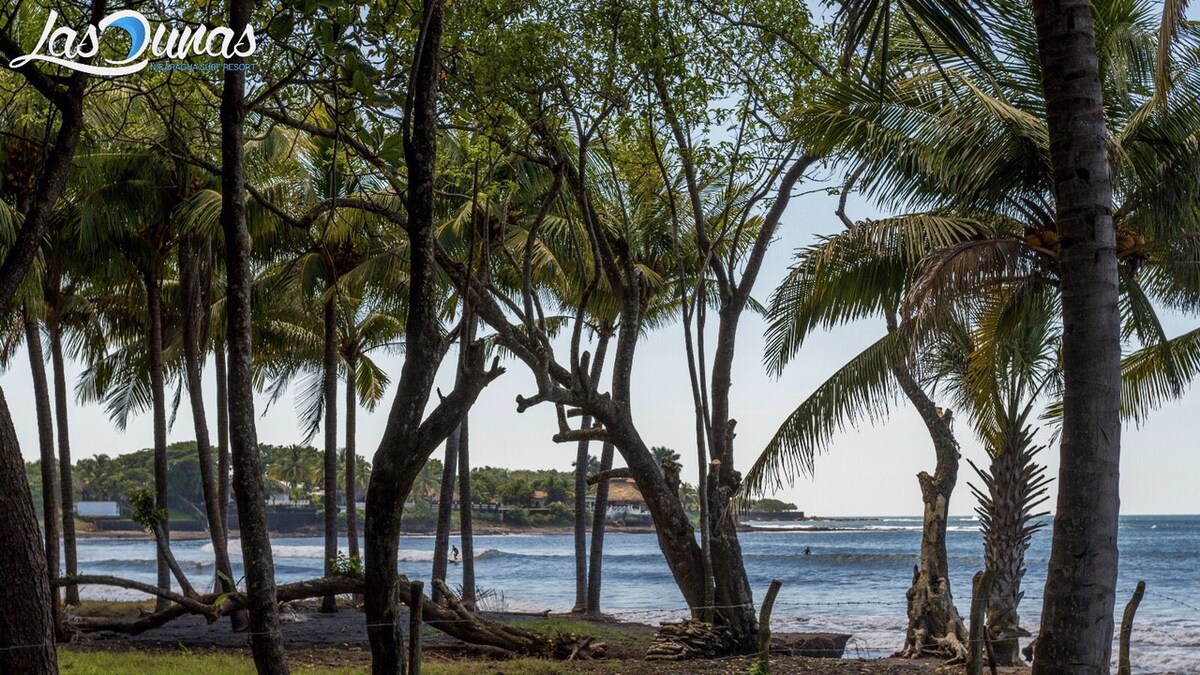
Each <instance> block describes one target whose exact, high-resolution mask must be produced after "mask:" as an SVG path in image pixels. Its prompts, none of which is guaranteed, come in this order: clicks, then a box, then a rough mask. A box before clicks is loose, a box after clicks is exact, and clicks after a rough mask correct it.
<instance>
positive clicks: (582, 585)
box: [571, 415, 592, 612]
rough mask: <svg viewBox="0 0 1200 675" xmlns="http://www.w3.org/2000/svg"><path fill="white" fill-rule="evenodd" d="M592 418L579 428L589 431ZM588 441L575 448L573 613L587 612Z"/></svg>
mask: <svg viewBox="0 0 1200 675" xmlns="http://www.w3.org/2000/svg"><path fill="white" fill-rule="evenodd" d="M591 426H592V416H591V415H584V416H583V421H582V422H581V423H580V425H579V428H581V429H589V428H591ZM588 445H589V443H588V441H587V439H581V440H580V441H579V444H578V445H577V446H576V448H575V607H574V608H573V609H572V610H571V611H572V612H586V611H587V578H588V573H587V563H588V561H587V554H588V551H587V487H588V485H587V472H588Z"/></svg>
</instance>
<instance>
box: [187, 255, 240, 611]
mask: <svg viewBox="0 0 1200 675" xmlns="http://www.w3.org/2000/svg"><path fill="white" fill-rule="evenodd" d="M178 256H179V285H180V286H181V288H182V293H181V294H180V297H181V298H182V303H181V306H180V308H179V309H180V315H181V317H182V324H183V364H184V377H185V379H186V381H187V390H188V402H189V403H191V407H192V426H193V427H194V429H195V431H196V454H197V461H198V462H199V463H200V485H201V488H202V490H203V493H204V512H205V516H206V517H207V518H208V532H209V537H210V538H211V540H212V546H213V557H214V558H215V559H216V567H217V575H216V582H215V587H216V588H218V589H219V590H220V592H221V593H232V592H233V591H235V590H237V588H236V586H235V585H234V583H233V565H232V564H231V563H230V561H229V539H228V533H227V532H226V531H225V516H224V514H223V513H222V511H223V510H224V509H223V507H222V505H221V497H220V487H219V483H220V480H221V477H220V476H219V475H218V468H217V467H216V466H215V465H214V463H213V455H212V445H211V442H210V440H209V437H208V415H207V413H206V412H205V409H204V384H203V382H202V380H201V373H200V367H201V363H200V354H201V350H200V337H199V334H198V333H199V331H198V330H197V323H198V319H199V317H198V316H197V312H207V311H208V305H207V303H205V302H202V299H201V292H200V288H199V286H198V284H197V281H198V279H197V278H196V272H197V270H196V269H195V262H196V261H195V259H194V258H193V256H192V250H191V244H190V242H189V241H188V239H187V237H184V238H183V239H181V240H180V242H179V251H178ZM231 621H232V622H233V625H234V627H235V628H242V627H244V625H243V624H244V622H245V615H244V614H243V613H241V612H235V613H234V614H233V615H232V616H231Z"/></svg>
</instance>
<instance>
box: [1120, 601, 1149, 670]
mask: <svg viewBox="0 0 1200 675" xmlns="http://www.w3.org/2000/svg"><path fill="white" fill-rule="evenodd" d="M1145 594H1146V582H1145V581H1139V582H1138V584H1137V589H1136V590H1134V591H1133V597H1132V598H1130V599H1129V604H1128V605H1125V614H1123V615H1122V616H1121V651H1120V652H1119V654H1120V656H1119V657H1118V658H1117V675H1129V674H1130V672H1132V668H1131V667H1130V665H1129V639H1130V637H1132V636H1133V615H1134V614H1137V609H1138V605H1140V604H1141V603H1142V596H1143V595H1145Z"/></svg>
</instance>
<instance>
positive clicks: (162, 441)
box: [144, 262, 171, 612]
mask: <svg viewBox="0 0 1200 675" xmlns="http://www.w3.org/2000/svg"><path fill="white" fill-rule="evenodd" d="M144 281H145V284H146V311H147V313H148V315H149V319H150V330H149V333H148V335H147V344H146V349H147V350H149V352H150V393H151V396H152V398H153V406H154V506H155V508H157V509H160V510H161V511H162V513H163V517H162V536H163V539H164V541H165V543H166V545H167V546H168V547H169V546H170V543H171V521H170V512H169V509H170V505H169V504H168V503H167V498H168V494H167V391H166V382H165V374H164V366H163V336H162V330H163V329H162V295H161V291H162V288H161V286H160V285H159V277H158V263H157V262H155V263H151V265H150V266H149V267H148V268H147V269H146V270H145V272H144ZM158 587H159V588H161V589H164V590H171V568H170V565H168V564H167V559H166V556H164V555H163V554H162V551H161V549H160V550H159V553H158ZM170 606H171V601H170V600H168V599H166V598H164V597H159V598H158V599H157V601H156V603H155V610H156V611H159V612H161V611H163V610H165V609H166V608H168V607H170Z"/></svg>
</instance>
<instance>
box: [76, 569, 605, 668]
mask: <svg viewBox="0 0 1200 675" xmlns="http://www.w3.org/2000/svg"><path fill="white" fill-rule="evenodd" d="M54 583H55V585H57V586H65V585H68V584H71V585H83V584H95V585H103V586H115V587H118V588H128V589H130V590H135V591H140V592H143V593H147V594H150V595H154V596H157V597H163V598H167V599H169V600H171V601H172V602H174V603H175V604H173V605H171V606H170V607H168V608H167V609H165V610H162V611H159V612H154V613H152V614H146V615H144V616H140V617H138V618H136V619H112V618H85V617H76V618H74V619H72V620H71V621H70V623H69V624H68V629H70V630H75V631H79V632H87V633H90V632H97V631H108V632H114V633H125V634H129V635H137V634H140V633H144V632H146V631H148V630H151V629H154V628H157V627H159V626H163V625H165V624H166V623H168V622H170V621H172V620H174V619H178V618H180V617H182V616H188V615H200V616H203V617H205V618H206V619H207V620H208V621H209V623H212V622H214V621H217V620H218V619H220V618H221V617H222V616H225V615H227V614H231V613H233V612H237V611H239V610H242V609H244V608H245V607H246V596H245V594H244V593H241V592H236V593H225V594H218V593H209V594H205V595H199V596H196V597H194V598H188V597H185V596H182V595H180V594H178V593H175V592H173V591H168V590H163V589H160V588H157V587H155V586H151V585H149V584H143V583H140V582H137V581H132V580H129V579H122V578H119V577H112V576H103V575H68V576H64V577H61V578H59V579H56V580H55V582H54ZM434 583H435V584H437V585H438V586H439V587H440V588H439V590H440V591H441V593H442V602H441V603H434V602H433V601H431V600H430V599H429V598H428V597H427V596H424V595H422V603H421V605H422V607H421V614H422V619H423V621H424V623H426V624H428V625H430V626H433V627H434V628H437V629H438V630H440V631H442V632H444V633H446V634H447V635H449V636H451V637H454V638H457V639H459V640H462V641H463V642H466V643H469V644H473V645H483V646H488V647H496V648H499V649H503V650H506V651H510V652H514V653H517V654H522V655H526V656H540V657H546V658H555V659H575V660H587V659H593V658H600V657H603V656H604V649H605V646H604V644H603V643H599V642H595V641H594V638H590V637H584V636H577V635H568V634H564V633H553V634H550V633H543V632H539V631H534V630H530V629H528V628H522V627H520V626H513V625H508V624H502V623H497V622H494V621H489V620H487V619H485V618H483V617H481V616H478V615H477V614H474V613H472V612H471V611H469V610H467V609H466V608H465V607H464V606H463V604H462V602H461V601H459V599H458V597H457V596H456V595H454V593H453V592H451V591H450V589H449V588H448V587H446V585H445V584H444V583H443V582H441V581H440V580H439V581H436V582H434ZM397 586H398V588H397V591H398V592H399V595H400V597H402V598H406V599H407V598H410V597H412V595H411V593H412V586H413V585H412V584H411V583H410V582H409V581H408V579H406V578H405V577H400V578H399V580H398V581H397ZM363 592H364V583H363V579H362V578H361V577H350V576H333V577H324V578H320V579H311V580H308V581H300V582H297V583H292V584H281V585H280V586H279V587H278V589H277V593H278V599H279V602H292V601H296V600H306V599H310V598H319V597H324V596H326V595H348V594H361V593H363Z"/></svg>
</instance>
